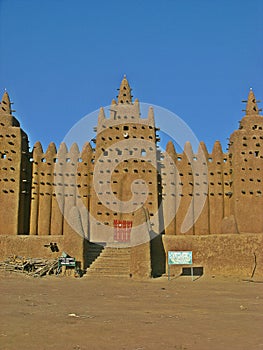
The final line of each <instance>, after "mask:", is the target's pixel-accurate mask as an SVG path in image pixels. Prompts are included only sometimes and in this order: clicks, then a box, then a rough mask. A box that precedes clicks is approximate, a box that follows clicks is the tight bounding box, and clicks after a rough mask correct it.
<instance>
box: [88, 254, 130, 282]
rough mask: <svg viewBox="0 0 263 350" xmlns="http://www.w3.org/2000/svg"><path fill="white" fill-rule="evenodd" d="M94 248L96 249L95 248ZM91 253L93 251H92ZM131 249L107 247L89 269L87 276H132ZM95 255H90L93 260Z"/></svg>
mask: <svg viewBox="0 0 263 350" xmlns="http://www.w3.org/2000/svg"><path fill="white" fill-rule="evenodd" d="M93 248H94V247H93ZM90 252H91V251H90ZM130 252H131V249H130V248H126V247H125V248H113V247H105V248H104V249H102V250H101V252H100V254H99V255H98V256H97V257H96V258H95V259H94V261H93V262H92V263H91V264H90V265H89V267H88V268H87V272H86V275H93V276H123V277H129V276H130ZM93 256H94V254H92V252H91V255H90V258H92V257H93Z"/></svg>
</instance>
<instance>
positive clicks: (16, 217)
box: [0, 91, 31, 235]
mask: <svg viewBox="0 0 263 350" xmlns="http://www.w3.org/2000/svg"><path fill="white" fill-rule="evenodd" d="M12 112H13V111H12V109H11V102H10V99H9V96H8V93H7V92H6V91H5V92H4V95H3V98H2V101H1V103H0V203H1V205H0V217H1V220H0V234H6V235H16V234H25V233H28V225H29V223H28V220H29V205H30V180H31V171H30V160H29V148H28V138H27V135H26V134H25V132H24V131H23V130H22V129H21V128H20V125H19V122H18V121H17V119H16V118H15V117H14V116H13V115H12Z"/></svg>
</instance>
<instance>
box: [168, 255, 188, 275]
mask: <svg viewBox="0 0 263 350" xmlns="http://www.w3.org/2000/svg"><path fill="white" fill-rule="evenodd" d="M192 264H193V254H192V252H191V251H181V252H176V251H175V252H173V251H168V280H169V279H170V265H192ZM191 276H192V280H193V267H192V266H191Z"/></svg>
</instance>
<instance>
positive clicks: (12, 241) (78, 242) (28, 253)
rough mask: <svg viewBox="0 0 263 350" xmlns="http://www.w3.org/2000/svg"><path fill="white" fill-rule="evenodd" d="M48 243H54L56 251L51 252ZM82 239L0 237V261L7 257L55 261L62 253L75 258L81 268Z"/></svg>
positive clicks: (27, 236) (26, 236)
mask: <svg viewBox="0 0 263 350" xmlns="http://www.w3.org/2000/svg"><path fill="white" fill-rule="evenodd" d="M50 243H53V244H54V243H56V246H57V247H58V251H57V252H56V251H54V252H52V250H51V248H50ZM83 246H84V242H83V238H82V237H80V236H79V235H76V237H66V236H61V235H60V236H55V235H54V236H29V235H18V236H13V235H12V236H11V235H10V236H9V235H8V236H7V235H0V260H3V259H5V258H8V257H9V256H13V255H16V256H21V257H26V258H27V257H28V258H44V259H55V258H57V257H59V256H61V254H62V252H63V251H64V252H66V253H67V254H68V255H70V256H72V257H75V258H76V260H77V261H79V262H80V264H81V266H83V263H84V261H83V253H84V252H83V250H84V249H83Z"/></svg>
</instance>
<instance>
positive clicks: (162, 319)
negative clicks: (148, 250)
mask: <svg viewBox="0 0 263 350" xmlns="http://www.w3.org/2000/svg"><path fill="white" fill-rule="evenodd" d="M262 292H263V283H252V282H245V281H241V280H233V279H230V278H220V279H219V278H212V277H206V276H203V277H202V278H200V279H198V280H195V281H194V282H192V280H191V277H180V278H177V279H172V280H171V281H168V279H167V278H164V277H162V278H159V279H151V280H144V281H138V280H137V281H136V280H127V279H123V278H120V279H116V278H115V279H109V278H106V279H105V278H103V279H102V278H100V279H98V278H95V277H83V278H74V277H55V276H53V277H52V276H51V277H44V278H32V277H26V276H21V275H17V274H9V273H1V276H0V293H1V325H0V349H2V350H11V349H12V350H13V349H14V350H17V349H22V350H23V349H27V350H31V349H34V350H35V349H39V350H42V349H63V350H68V349H71V350H72V349H81V350H84V349H91V350H93V349H94V350H96V349H116V350H119V349H127V350H146V349H147V350H152V349H158V350H159V349H164V350H169V349H176V350H188V349H200V350H206V349H209V350H211V349H213V350H217V349H220V350H222V349H224V350H228V349H246V350H247V349H263V293H262Z"/></svg>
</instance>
